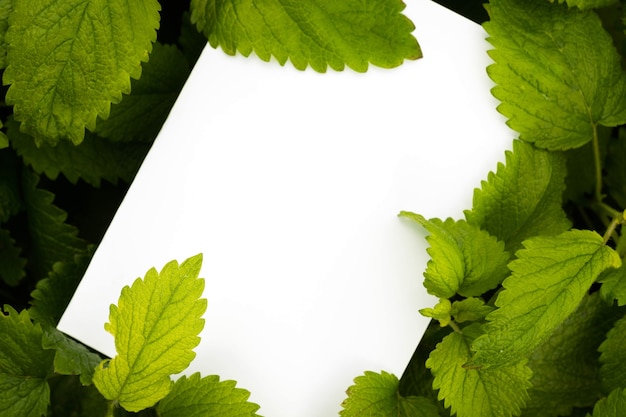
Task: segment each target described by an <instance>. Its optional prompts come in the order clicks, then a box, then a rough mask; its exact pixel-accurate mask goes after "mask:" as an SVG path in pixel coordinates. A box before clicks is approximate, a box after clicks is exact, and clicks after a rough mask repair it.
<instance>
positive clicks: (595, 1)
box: [550, 0, 618, 10]
mask: <svg viewBox="0 0 626 417" xmlns="http://www.w3.org/2000/svg"><path fill="white" fill-rule="evenodd" d="M550 1H552V2H554V1H555V0H550ZM617 1H618V0H558V2H559V3H567V5H568V6H569V7H578V8H579V9H581V10H588V9H595V8H600V7H606V6H610V5H612V4H615V3H617Z"/></svg>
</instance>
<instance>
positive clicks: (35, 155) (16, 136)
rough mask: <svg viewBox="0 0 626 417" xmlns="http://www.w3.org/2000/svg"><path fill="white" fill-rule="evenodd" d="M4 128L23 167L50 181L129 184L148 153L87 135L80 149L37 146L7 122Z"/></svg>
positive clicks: (66, 145) (135, 146) (64, 144)
mask: <svg viewBox="0 0 626 417" xmlns="http://www.w3.org/2000/svg"><path fill="white" fill-rule="evenodd" d="M7 127H8V130H7V133H8V135H9V138H10V140H11V144H12V145H13V148H14V149H15V151H16V152H17V153H18V155H20V156H21V157H22V158H23V160H24V163H25V164H27V165H30V166H31V167H32V168H33V170H34V171H35V172H36V173H38V174H45V175H46V176H47V177H48V178H50V179H52V180H55V179H56V178H57V177H58V176H59V174H60V173H62V174H63V175H65V177H66V178H67V179H68V180H69V181H70V182H72V183H74V184H75V183H76V182H77V181H78V180H79V179H82V180H83V181H85V182H87V183H89V184H91V185H93V186H94V187H99V186H100V183H101V181H102V180H103V179H104V180H107V181H109V182H110V183H112V184H115V183H117V180H118V179H122V180H123V181H126V182H130V181H131V180H132V179H133V177H134V175H135V173H137V170H138V169H139V166H140V164H141V161H142V160H143V158H144V156H145V155H146V153H147V152H148V150H149V145H148V144H143V143H136V142H134V143H113V142H111V141H109V140H107V139H103V138H100V137H98V136H96V135H95V134H93V133H89V132H88V133H86V138H87V140H85V141H84V142H82V143H81V144H80V145H74V144H72V143H70V142H68V141H62V142H59V143H57V144H56V145H54V146H51V145H48V144H46V143H42V144H41V145H39V146H38V145H37V144H36V143H35V140H34V139H33V138H32V137H31V136H29V135H27V134H25V133H22V132H20V131H19V126H18V125H17V123H15V122H10V123H8V124H7Z"/></svg>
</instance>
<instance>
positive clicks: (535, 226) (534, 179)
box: [465, 140, 571, 253]
mask: <svg viewBox="0 0 626 417" xmlns="http://www.w3.org/2000/svg"><path fill="white" fill-rule="evenodd" d="M505 162H506V163H505V164H498V168H497V170H496V172H495V173H494V172H490V173H489V175H488V177H487V181H483V182H482V184H481V188H480V189H477V190H475V191H474V201H473V208H472V210H471V211H466V212H465V217H466V219H467V222H468V223H470V224H473V225H475V226H478V227H479V228H481V229H484V230H486V231H488V232H489V233H490V234H491V235H493V236H495V237H496V238H498V239H499V240H501V241H503V242H504V243H505V249H506V250H507V251H509V252H511V253H514V252H515V251H517V250H518V249H519V248H520V247H521V245H522V241H523V240H525V239H527V238H529V237H532V236H536V235H557V234H560V233H562V232H565V231H566V230H568V229H569V228H570V227H571V226H570V222H569V220H568V219H567V216H566V215H565V211H564V210H563V208H562V197H561V196H562V194H563V190H564V188H565V174H566V168H565V159H564V158H563V155H560V154H558V153H555V152H548V151H545V150H541V149H537V148H536V147H535V146H533V145H531V144H529V143H526V142H522V141H519V140H516V141H514V142H513V150H512V151H507V152H506V160H505Z"/></svg>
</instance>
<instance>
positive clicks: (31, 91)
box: [4, 0, 160, 144]
mask: <svg viewBox="0 0 626 417" xmlns="http://www.w3.org/2000/svg"><path fill="white" fill-rule="evenodd" d="M159 10H160V6H159V3H158V1H156V0H133V1H128V0H92V1H85V0H53V1H50V0H15V1H13V12H12V15H11V25H10V27H9V30H8V32H7V35H6V39H7V42H8V45H9V48H8V56H7V58H8V62H9V65H8V66H7V69H6V72H5V73H4V83H5V84H11V87H10V88H9V91H8V92H7V96H6V99H7V102H9V103H11V104H13V105H14V106H15V107H14V114H15V118H16V119H17V120H18V121H20V122H22V129H23V130H24V131H25V132H26V133H28V134H30V135H32V136H33V137H35V139H36V140H37V142H38V143H43V142H48V143H52V144H54V143H56V142H57V141H59V140H60V139H69V140H71V141H72V142H74V143H75V144H78V143H80V142H82V140H83V135H84V131H85V127H87V128H88V129H89V130H93V129H94V127H95V124H96V117H97V116H101V117H103V118H106V117H108V115H109V108H110V104H111V103H112V102H113V103H117V102H119V101H120V100H121V98H122V93H128V92H129V91H130V77H131V76H132V77H133V78H138V77H139V76H140V74H141V61H146V60H147V58H148V54H149V53H150V50H151V47H152V42H153V41H154V40H155V39H156V29H157V28H158V26H159V13H158V12H159Z"/></svg>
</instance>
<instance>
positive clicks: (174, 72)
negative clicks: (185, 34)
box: [95, 35, 206, 142]
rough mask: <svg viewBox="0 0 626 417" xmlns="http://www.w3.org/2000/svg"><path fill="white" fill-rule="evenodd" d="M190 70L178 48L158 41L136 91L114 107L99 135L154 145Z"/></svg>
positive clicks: (133, 89) (100, 126) (133, 84)
mask: <svg viewBox="0 0 626 417" xmlns="http://www.w3.org/2000/svg"><path fill="white" fill-rule="evenodd" d="M200 36H201V35H200ZM205 43H206V40H205ZM190 71H191V69H190V68H189V63H188V62H187V59H186V58H185V56H184V55H183V53H182V52H181V51H180V50H179V49H178V48H176V46H174V45H162V44H160V43H159V42H155V44H154V45H153V49H152V53H151V54H150V60H149V61H148V62H147V63H145V64H144V65H143V70H142V73H141V78H140V79H138V80H133V82H132V92H131V93H130V95H128V96H124V99H123V100H122V101H121V102H120V103H118V104H116V105H114V106H112V107H111V114H110V115H109V118H108V119H107V120H103V121H100V122H98V125H97V126H96V130H95V132H96V133H97V134H98V135H100V136H102V137H105V138H108V139H110V140H113V141H131V140H139V141H148V142H152V141H153V140H154V138H156V136H157V134H158V133H159V131H160V130H161V126H163V123H164V122H165V119H166V118H167V116H168V114H169V112H170V110H171V108H172V106H173V105H174V102H175V101H176V98H177V97H178V94H179V93H180V90H181V89H182V88H183V85H184V84H185V81H186V80H187V77H188V75H189V72H190Z"/></svg>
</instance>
